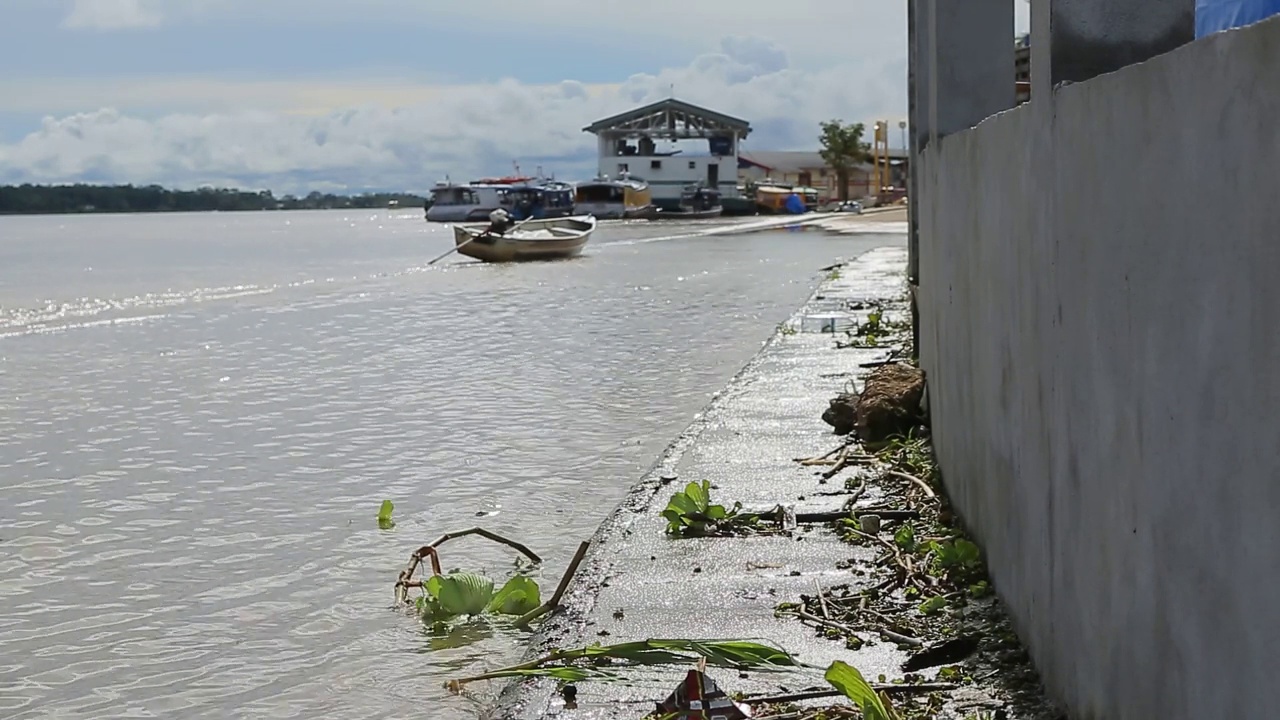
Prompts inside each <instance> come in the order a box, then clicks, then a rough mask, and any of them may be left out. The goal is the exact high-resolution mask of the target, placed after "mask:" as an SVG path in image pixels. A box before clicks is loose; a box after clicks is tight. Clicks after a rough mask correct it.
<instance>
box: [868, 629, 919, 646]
mask: <svg viewBox="0 0 1280 720" xmlns="http://www.w3.org/2000/svg"><path fill="white" fill-rule="evenodd" d="M877 632H879V633H880V634H881V635H882V636H884V639H885V640H891V641H893V642H896V643H898V644H899V645H910V646H911V647H924V641H923V640H921V639H920V638H914V637H911V636H910V635H903V634H902V633H896V632H894V631H892V630H890V629H888V628H879V629H878V630H877Z"/></svg>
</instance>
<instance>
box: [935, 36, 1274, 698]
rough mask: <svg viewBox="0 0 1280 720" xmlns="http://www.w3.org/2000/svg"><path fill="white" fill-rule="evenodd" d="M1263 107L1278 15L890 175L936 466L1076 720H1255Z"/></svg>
mask: <svg viewBox="0 0 1280 720" xmlns="http://www.w3.org/2000/svg"><path fill="white" fill-rule="evenodd" d="M918 79H919V78H917V80H918ZM1275 88H1280V19H1277V20H1272V21H1267V22H1264V23H1262V24H1260V25H1255V26H1253V27H1250V28H1246V29H1243V30H1238V31H1232V32H1228V33H1222V34H1219V35H1216V36H1212V37H1209V38H1206V39H1202V40H1199V41H1196V42H1194V43H1191V44H1189V45H1184V46H1182V47H1180V48H1178V49H1176V50H1174V51H1173V52H1171V53H1169V54H1166V55H1162V56H1159V57H1156V58H1154V59H1152V60H1150V61H1148V62H1145V63H1142V64H1139V65H1133V66H1130V67H1127V68H1124V69H1122V70H1120V71H1118V72H1115V73H1112V74H1108V75H1102V76H1099V77H1096V78H1094V79H1092V80H1089V81H1087V82H1081V83H1076V84H1069V85H1066V86H1063V87H1061V88H1058V89H1057V90H1056V91H1055V92H1053V93H1052V94H1047V93H1046V94H1044V95H1037V96H1033V98H1032V100H1031V102H1030V103H1029V104H1027V105H1023V106H1021V107H1019V108H1017V109H1015V110H1011V111H1008V112H1005V113H1002V114H1000V115H997V116H995V117H993V118H990V119H988V120H986V121H985V122H983V123H982V124H981V125H979V126H978V127H976V128H974V129H971V130H966V131H962V132H958V133H955V134H952V135H949V136H947V137H944V138H941V139H940V140H939V141H938V142H936V143H934V144H932V145H931V146H930V147H929V148H928V149H927V150H926V151H925V153H924V157H923V158H922V159H923V163H922V164H921V165H920V166H918V171H919V172H920V173H921V175H920V176H919V177H918V182H919V185H920V188H919V192H920V197H919V203H918V213H919V215H920V217H919V218H918V220H919V224H920V240H919V244H920V247H919V263H920V277H921V286H920V288H919V311H920V321H921V327H920V333H921V336H922V337H921V361H922V364H923V365H924V367H925V369H926V371H927V373H928V377H929V395H930V398H929V399H930V407H931V411H932V415H933V426H934V434H935V444H936V449H937V453H938V457H939V460H940V462H941V466H942V468H943V472H944V476H945V481H946V484H947V487H948V490H949V491H950V493H951V495H952V497H953V498H954V500H955V502H956V504H957V507H958V509H959V511H960V512H961V514H962V515H963V517H964V519H965V521H966V523H967V524H968V525H969V527H970V528H971V530H972V531H973V532H974V534H975V535H976V536H977V537H978V539H979V540H980V541H981V542H982V544H983V546H984V547H985V548H986V549H987V552H988V554H989V558H988V559H989V563H990V568H991V573H992V577H993V580H994V582H995V584H996V586H997V588H998V589H999V590H1000V593H1001V595H1002V596H1003V597H1004V598H1005V599H1006V601H1007V602H1008V603H1009V606H1010V609H1011V612H1012V614H1013V616H1014V618H1015V620H1016V622H1017V623H1018V625H1019V630H1020V632H1021V634H1022V635H1023V639H1024V640H1025V641H1026V642H1027V644H1028V645H1029V647H1030V649H1031V652H1032V654H1033V656H1034V658H1035V660H1036V662H1037V665H1038V666H1039V668H1040V669H1041V672H1042V674H1043V676H1044V679H1045V681H1046V683H1047V685H1048V686H1049V689H1050V691H1051V692H1052V693H1053V694H1054V695H1056V696H1057V697H1059V698H1061V699H1063V700H1065V701H1066V702H1067V703H1068V705H1069V708H1070V710H1071V711H1072V715H1073V716H1074V717H1076V718H1083V719H1098V720H1101V719H1103V718H1105V719H1106V720H1153V719H1155V718H1161V719H1162V720H1181V719H1183V718H1186V719H1187V720H1191V719H1192V718H1194V719H1196V720H1204V719H1206V718H1272V717H1280V709H1277V708H1280V682H1276V681H1275V679H1274V678H1275V676H1276V674H1277V671H1280V603H1278V602H1277V598H1280V595H1272V594H1271V593H1272V592H1276V591H1277V589H1280V443H1278V442H1277V440H1278V437H1280V209H1277V203H1278V202H1280V200H1278V198H1280V194H1278V191H1280V123H1278V122H1277V118H1280V93H1278V92H1276V90H1275Z"/></svg>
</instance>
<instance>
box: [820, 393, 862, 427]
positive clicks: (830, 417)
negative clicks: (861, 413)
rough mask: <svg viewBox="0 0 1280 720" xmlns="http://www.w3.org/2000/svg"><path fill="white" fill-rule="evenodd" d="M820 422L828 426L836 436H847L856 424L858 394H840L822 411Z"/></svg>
mask: <svg viewBox="0 0 1280 720" xmlns="http://www.w3.org/2000/svg"><path fill="white" fill-rule="evenodd" d="M822 422H824V423H826V424H828V425H830V426H831V427H832V429H833V431H834V432H835V434H836V435H848V434H849V433H851V432H853V431H854V428H856V427H857V422H858V394H857V393H840V394H839V395H837V396H835V397H834V398H831V403H830V405H829V406H828V407H827V409H826V410H824V411H822Z"/></svg>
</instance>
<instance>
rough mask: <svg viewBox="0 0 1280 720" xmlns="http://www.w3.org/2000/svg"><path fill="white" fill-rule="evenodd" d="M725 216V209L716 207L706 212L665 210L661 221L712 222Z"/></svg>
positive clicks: (660, 214)
mask: <svg viewBox="0 0 1280 720" xmlns="http://www.w3.org/2000/svg"><path fill="white" fill-rule="evenodd" d="M723 214H724V208H722V207H719V206H716V207H713V208H707V209H706V210H671V211H667V210H663V211H662V212H661V213H658V219H659V220H711V219H714V218H718V217H720V216H721V215H723Z"/></svg>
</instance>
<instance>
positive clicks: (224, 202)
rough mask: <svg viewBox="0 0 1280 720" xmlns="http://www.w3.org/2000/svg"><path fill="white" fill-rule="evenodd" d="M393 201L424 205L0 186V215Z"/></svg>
mask: <svg viewBox="0 0 1280 720" xmlns="http://www.w3.org/2000/svg"><path fill="white" fill-rule="evenodd" d="M392 200H394V201H396V203H397V204H398V205H399V206H400V207H406V208H408V207H422V205H423V203H424V202H425V198H423V197H422V196H420V195H412V194H409V193H364V194H361V195H350V196H348V195H333V194H329V193H320V192H313V193H311V194H309V195H307V196H306V197H302V198H299V197H295V196H293V195H285V196H283V197H279V198H277V197H276V196H275V195H273V194H272V193H271V191H270V190H237V189H234V188H212V187H203V188H200V189H198V190H170V189H167V188H163V187H160V186H159V185H147V186H133V185H85V184H77V185H29V184H28V185H0V215H16V214H26V213H31V214H36V213H117V212H135V213H136V212H201V211H209V210H220V211H223V212H228V211H235V210H326V209H332V208H384V207H387V205H388V203H390V202H391V201H392Z"/></svg>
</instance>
